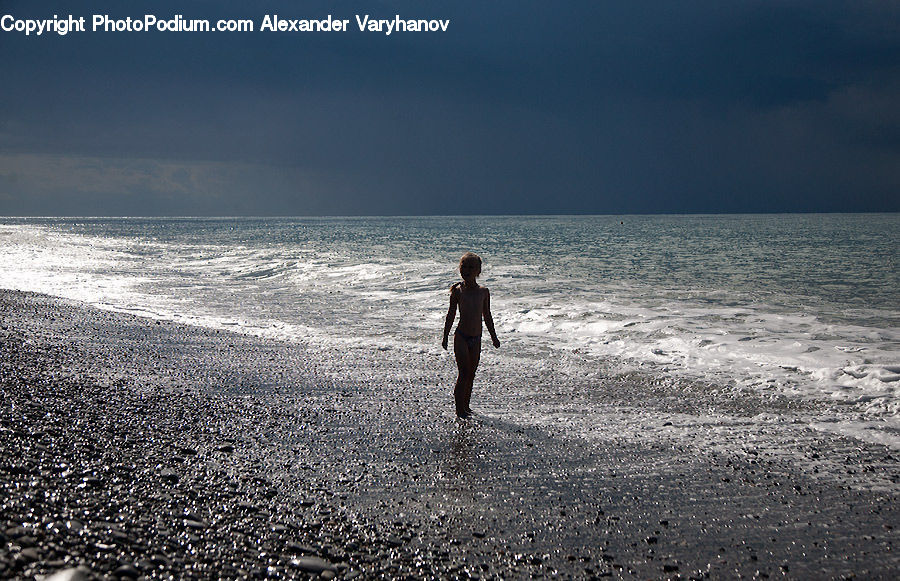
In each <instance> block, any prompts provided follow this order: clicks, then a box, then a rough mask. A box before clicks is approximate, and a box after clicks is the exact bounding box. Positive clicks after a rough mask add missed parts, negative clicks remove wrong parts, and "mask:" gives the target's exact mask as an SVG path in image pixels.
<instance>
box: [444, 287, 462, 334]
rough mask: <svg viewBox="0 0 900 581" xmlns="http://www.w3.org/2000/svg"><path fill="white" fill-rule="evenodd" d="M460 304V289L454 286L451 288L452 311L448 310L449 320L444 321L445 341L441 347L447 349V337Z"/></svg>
mask: <svg viewBox="0 0 900 581" xmlns="http://www.w3.org/2000/svg"><path fill="white" fill-rule="evenodd" d="M457 304H459V287H458V286H456V285H453V286H452V287H450V309H449V310H447V319H446V320H445V321H444V340H443V341H441V347H443V348H444V349H447V337H448V336H449V335H450V327H452V326H453V321H454V320H456V305H457Z"/></svg>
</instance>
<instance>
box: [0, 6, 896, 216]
mask: <svg viewBox="0 0 900 581" xmlns="http://www.w3.org/2000/svg"><path fill="white" fill-rule="evenodd" d="M145 13H149V14H154V15H156V16H157V17H158V18H160V19H168V18H172V17H173V16H174V15H175V14H182V15H183V16H184V17H185V18H207V19H210V20H212V21H213V22H215V21H216V20H218V19H222V18H250V19H252V20H254V22H255V24H256V26H257V29H258V27H259V24H260V22H261V21H262V18H263V17H264V16H265V15H266V14H276V13H277V14H279V15H280V16H282V17H285V18H294V19H297V18H323V17H325V16H326V15H328V14H332V15H333V16H334V17H335V18H346V19H350V21H351V22H350V24H351V31H349V32H345V33H323V32H320V33H297V32H285V33H271V32H259V31H257V32H253V33H222V32H216V33H194V34H191V33H162V32H150V33H136V32H131V33H128V32H123V33H112V32H108V33H104V32H85V33H71V34H69V35H67V36H64V37H62V36H59V35H56V34H45V35H43V36H41V37H34V36H31V37H25V36H24V35H23V34H21V33H16V32H0V214H2V215H320V214H387V215H394V214H404V215H406V214H535V213H613V214H618V213H673V212H675V213H707V212H710V213H717V212H792V211H900V3H894V2H882V1H867V0H855V1H852V2H836V1H830V0H816V1H809V2H784V1H772V2H720V1H715V0H709V1H683V0H682V1H678V2H672V1H653V2H641V1H636V2H620V1H616V2H606V1H601V0H590V1H583V2H580V1H573V2H550V1H549V0H545V1H543V2H532V1H526V0H522V1H508V2H483V1H471V2H470V1H465V0H460V1H455V2H446V3H441V2H416V1H409V2H401V1H393V2H392V1H382V2H377V1H370V2H339V1H334V2H326V1H308V2H305V1H292V2H263V1H256V2H254V1H252V0H250V1H242V2H221V1H217V2H213V1H206V2H177V3H176V2H173V3H169V2H162V1H157V2H147V3H143V4H142V3H140V2H127V3H124V2H105V3H88V2H82V3H76V2H58V3H51V2H43V1H40V0H38V1H33V0H32V1H28V2H25V1H0V15H3V14H11V15H13V16H15V17H16V18H51V17H52V16H53V15H54V14H58V15H59V16H65V15H68V14H73V15H74V16H76V17H79V16H84V17H85V18H86V20H87V21H88V27H90V20H91V15H92V14H109V15H110V16H111V17H117V18H125V17H126V16H132V17H142V16H143V14H145ZM356 14H360V15H363V14H369V15H370V16H372V17H375V18H393V17H394V15H395V14H399V15H400V16H401V18H441V19H450V25H449V29H448V31H447V32H446V33H394V34H392V35H391V36H386V35H384V34H379V33H372V32H366V33H360V32H358V31H356V30H355V20H354V16H355V15H356Z"/></svg>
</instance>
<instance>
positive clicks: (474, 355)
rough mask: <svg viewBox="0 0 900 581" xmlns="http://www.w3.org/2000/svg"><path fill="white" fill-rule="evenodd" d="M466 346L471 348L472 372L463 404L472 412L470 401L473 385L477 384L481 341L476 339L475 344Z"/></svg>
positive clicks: (468, 411)
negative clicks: (476, 374) (476, 372)
mask: <svg viewBox="0 0 900 581" xmlns="http://www.w3.org/2000/svg"><path fill="white" fill-rule="evenodd" d="M466 346H467V347H468V348H469V361H470V362H471V369H472V373H471V374H470V375H469V382H468V383H467V384H466V389H465V391H464V393H463V400H464V401H463V404H464V407H465V410H466V414H471V413H472V408H470V407H469V401H470V400H471V399H472V386H473V385H474V384H475V370H476V369H478V362H479V361H480V360H481V341H476V342H475V344H474V345H468V344H466Z"/></svg>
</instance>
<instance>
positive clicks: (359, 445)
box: [0, 290, 900, 579]
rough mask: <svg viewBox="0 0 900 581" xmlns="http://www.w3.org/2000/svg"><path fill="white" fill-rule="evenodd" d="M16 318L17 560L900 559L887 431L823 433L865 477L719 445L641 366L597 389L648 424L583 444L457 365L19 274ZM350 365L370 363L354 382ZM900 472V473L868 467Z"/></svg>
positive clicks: (504, 567)
mask: <svg viewBox="0 0 900 581" xmlns="http://www.w3.org/2000/svg"><path fill="white" fill-rule="evenodd" d="M0 313H3V318H2V327H3V328H2V329H0V372H2V377H0V381H2V386H3V394H4V401H5V405H4V406H3V408H2V415H0V466H5V467H4V468H0V474H2V480H0V485H2V487H3V494H2V496H3V497H4V498H5V499H6V500H5V501H4V505H3V511H2V519H3V521H2V522H0V527H2V528H0V576H2V577H9V578H14V579H25V578H29V579H31V578H34V576H35V575H46V574H50V573H53V572H55V571H59V570H63V569H66V568H69V567H74V566H78V565H83V566H86V567H87V568H88V569H89V570H90V571H91V572H92V573H91V575H92V576H98V577H102V576H113V577H126V578H128V577H131V578H134V577H139V576H144V577H147V578H169V577H170V576H171V577H174V578H183V577H188V578H207V577H222V578H244V577H269V578H296V577H298V576H299V577H301V578H302V576H304V575H310V576H322V577H324V578H331V577H334V576H336V577H338V578H361V579H368V578H395V577H398V576H410V577H416V576H418V577H422V578H428V577H436V578H455V577H483V578H499V577H503V578H513V579H516V578H531V577H533V576H551V575H553V574H557V575H559V576H561V577H565V578H593V577H600V576H612V577H623V578H631V577H638V578H670V577H671V578H677V577H681V578H690V577H696V578H704V577H712V578H716V577H722V576H729V577H733V576H738V575H744V576H753V575H758V576H760V577H762V576H769V577H774V576H787V577H791V578H793V577H796V578H805V577H816V578H840V577H844V576H850V575H858V576H860V577H863V578H885V579H888V578H892V577H894V576H895V575H896V574H897V573H898V572H900V556H898V555H897V554H896V552H895V551H894V550H893V549H894V545H895V544H896V541H897V536H896V530H895V529H894V528H893V527H894V526H895V523H897V522H900V509H898V508H896V505H897V503H896V500H897V486H896V483H897V475H898V474H900V463H898V460H897V459H896V458H895V457H894V455H893V454H891V452H890V451H889V450H888V449H886V448H884V447H881V446H878V445H873V444H866V443H864V442H859V441H853V440H849V439H847V438H843V437H840V436H835V435H831V434H819V433H816V432H813V431H811V430H807V432H808V433H807V432H804V434H805V437H804V439H803V440H802V441H801V442H798V446H802V447H803V448H804V449H803V450H800V452H799V453H800V454H801V456H802V455H804V454H805V456H803V457H804V458H812V459H815V458H818V457H827V458H828V459H829V460H835V458H838V457H840V458H839V459H840V461H841V462H843V464H842V465H841V466H842V469H845V470H846V471H847V474H848V475H849V476H848V478H849V480H847V479H843V480H842V479H836V478H821V477H818V476H817V474H818V470H817V468H815V467H814V464H807V463H806V462H800V461H797V460H796V459H791V458H782V457H779V456H778V455H777V454H768V453H766V451H765V450H764V449H760V450H756V449H755V448H754V449H753V450H751V449H750V448H753V446H752V443H753V442H744V444H746V446H745V447H746V448H748V449H747V450H744V451H742V452H741V451H740V444H735V443H734V442H729V443H728V445H727V446H724V447H723V450H716V449H715V446H714V444H716V442H717V440H716V439H715V438H716V437H719V438H720V439H721V440H722V441H725V440H727V439H728V436H725V435H720V436H717V433H716V432H715V431H711V432H710V434H708V435H707V436H708V437H709V438H712V440H711V441H712V444H713V446H709V441H706V440H703V439H702V438H701V439H700V440H698V443H696V444H691V443H685V441H681V440H679V441H675V443H674V444H673V441H672V440H670V439H666V438H663V437H660V436H659V435H658V434H654V433H652V432H650V431H648V432H647V433H646V434H644V433H643V432H640V431H639V430H640V429H641V428H642V427H646V426H642V425H641V422H646V421H647V420H646V417H644V416H639V415H636V414H635V413H634V410H633V409H628V408H627V407H626V406H623V403H627V402H628V401H629V399H630V398H631V395H629V394H628V389H629V386H628V385H627V383H628V382H627V380H619V381H620V382H621V383H622V386H621V389H620V390H619V391H616V389H615V388H614V386H604V387H608V392H609V393H608V394H605V395H596V396H592V397H606V398H608V405H609V407H610V410H611V413H610V414H609V415H608V416H606V417H604V418H601V420H602V421H604V422H609V423H610V426H609V433H610V434H616V432H621V431H622V430H623V429H625V428H627V429H628V430H637V432H636V433H639V434H640V435H639V436H637V437H634V438H632V439H631V440H628V441H627V442H626V441H623V440H622V439H619V438H617V437H613V436H612V435H611V436H610V437H608V438H599V439H592V440H591V441H585V440H581V439H578V438H571V437H566V436H565V434H560V433H556V432H555V431H553V430H549V429H546V428H544V427H542V426H540V425H532V424H529V423H528V422H526V421H520V419H519V418H515V417H501V416H498V415H497V414H493V413H491V412H490V403H491V398H494V399H498V398H502V397H504V395H509V394H506V393H505V392H498V393H494V394H490V395H489V394H485V395H484V398H483V399H482V400H481V402H482V403H483V404H484V405H485V406H486V408H487V409H488V410H489V411H488V412H486V413H482V414H480V415H479V416H478V417H477V418H476V419H475V421H472V422H457V421H456V420H455V419H453V418H452V413H453V412H452V409H451V408H452V400H451V398H450V396H449V390H450V389H451V388H450V387H448V386H447V385H446V384H447V383H448V381H450V378H449V376H448V375H447V373H446V371H447V370H446V369H443V368H441V367H440V365H438V364H434V365H430V366H429V365H426V366H424V368H416V369H412V370H407V369H404V368H403V367H402V365H403V362H401V361H394V360H392V357H394V356H393V355H391V354H385V353H378V354H377V355H374V354H373V355H367V356H365V357H363V358H362V360H356V361H349V362H348V361H343V360H342V359H341V356H340V354H339V353H337V352H336V353H335V355H334V357H327V358H324V359H323V358H321V357H313V356H311V355H310V354H309V353H308V352H307V351H305V350H304V348H303V347H302V346H300V345H294V344H288V343H279V342H275V341H271V340H262V339H258V338H254V337H249V336H243V335H237V334H232V333H228V332H224V331H222V332H217V331H215V330H210V329H204V328H197V327H187V326H183V325H179V324H175V323H170V322H165V321H154V320H151V319H143V318H140V317H137V316H133V315H127V314H122V313H114V312H109V311H100V310H97V309H93V308H90V307H87V306H83V305H79V304H77V303H74V302H72V301H65V300H61V299H55V298H52V297H47V296H43V295H37V294H32V293H22V292H17V291H6V290H0ZM350 364H354V365H364V366H369V368H370V373H369V375H368V376H367V377H369V380H360V379H353V380H345V379H342V377H343V376H342V369H346V366H347V365H350ZM392 372H393V373H392ZM490 373H491V372H490V370H489V369H488V370H486V371H485V373H484V379H485V381H487V380H488V378H489V377H490ZM476 389H477V388H476ZM630 389H632V390H633V389H634V388H633V387H631V388H630ZM673 395H674V396H678V395H683V394H650V395H647V394H642V397H644V398H650V397H656V396H666V397H672V396H673ZM476 397H478V396H476ZM530 397H534V398H537V399H540V398H539V396H530ZM748 397H750V396H748ZM659 399H660V400H663V399H664V397H660V398H659ZM526 403H527V402H526ZM551 403H554V402H551ZM554 405H555V404H554ZM637 405H640V404H639V403H638V404H637ZM656 405H657V406H658V407H660V408H665V407H666V406H665V404H656ZM709 405H711V406H715V405H719V404H718V403H717V402H715V401H714V400H712V401H711V402H710V404H709ZM754 405H756V404H754ZM477 409H478V408H477V407H476V411H477ZM672 411H673V412H675V413H677V412H678V406H677V405H676V406H675V409H674V410H672ZM613 412H615V413H613ZM653 413H654V410H653V409H650V411H649V412H647V414H648V415H653ZM627 422H634V423H632V424H629V423H627ZM773 429H778V428H777V427H776V428H773ZM786 433H788V432H786ZM730 437H731V438H732V439H733V438H734V436H733V435H732V436H730ZM754 450H755V453H754ZM738 452H741V453H738ZM813 457H814V458H813ZM814 471H815V472H814ZM850 471H852V474H851V472H850ZM870 475H871V477H870ZM881 481H887V482H893V483H894V484H895V486H893V487H889V489H888V490H883V489H882V490H877V489H876V490H866V489H865V486H860V485H859V483H862V484H865V483H867V482H881Z"/></svg>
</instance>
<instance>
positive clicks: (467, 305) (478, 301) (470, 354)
mask: <svg viewBox="0 0 900 581" xmlns="http://www.w3.org/2000/svg"><path fill="white" fill-rule="evenodd" d="M459 274H460V276H462V279H463V280H462V282H458V283H456V284H454V285H453V286H452V287H450V309H449V310H448V311H447V320H446V321H445V322H444V340H443V341H442V342H441V345H442V346H443V348H444V349H446V348H447V337H448V336H449V335H450V327H452V326H453V321H454V320H455V319H456V308H457V307H459V325H457V327H456V332H455V333H453V353H454V354H455V355H456V367H457V368H458V369H459V376H457V378H456V388H455V389H454V390H453V396H454V398H456V415H457V416H459V417H461V418H466V417H469V416H470V415H472V410H471V409H470V408H469V400H470V399H471V398H472V383H473V382H474V381H475V369H477V368H478V360H479V359H480V358H481V319H482V317H483V318H484V323H485V325H487V330H488V333H490V334H491V342H492V343H493V344H494V347H499V346H500V340H499V339H497V332H496V331H494V319H493V317H491V293H490V292H489V291H488V289H487V288H485V287H483V286H478V283H477V282H475V278H476V277H477V276H478V275H479V274H481V257H480V256H478V255H477V254H474V253H472V252H466V253H465V254H463V256H462V258H460V259H459Z"/></svg>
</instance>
